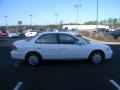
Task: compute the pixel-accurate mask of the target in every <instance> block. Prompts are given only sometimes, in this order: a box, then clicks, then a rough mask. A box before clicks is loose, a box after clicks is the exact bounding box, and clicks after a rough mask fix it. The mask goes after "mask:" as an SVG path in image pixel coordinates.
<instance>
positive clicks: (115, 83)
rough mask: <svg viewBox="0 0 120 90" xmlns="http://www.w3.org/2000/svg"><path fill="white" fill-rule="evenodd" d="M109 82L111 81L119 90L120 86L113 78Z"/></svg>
mask: <svg viewBox="0 0 120 90" xmlns="http://www.w3.org/2000/svg"><path fill="white" fill-rule="evenodd" d="M110 82H111V83H112V84H113V85H114V86H115V87H116V88H117V89H118V90H120V86H119V85H118V84H117V83H116V82H115V81H114V80H110Z"/></svg>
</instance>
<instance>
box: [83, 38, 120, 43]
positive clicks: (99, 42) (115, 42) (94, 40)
mask: <svg viewBox="0 0 120 90" xmlns="http://www.w3.org/2000/svg"><path fill="white" fill-rule="evenodd" d="M82 37H83V38H85V39H88V40H91V41H95V42H99V43H103V44H109V45H120V42H104V41H99V40H95V39H92V38H89V37H86V36H82Z"/></svg>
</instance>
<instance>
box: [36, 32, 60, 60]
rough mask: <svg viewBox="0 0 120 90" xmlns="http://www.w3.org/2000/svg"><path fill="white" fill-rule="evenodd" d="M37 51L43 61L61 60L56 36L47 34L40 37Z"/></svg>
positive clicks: (37, 42)
mask: <svg viewBox="0 0 120 90" xmlns="http://www.w3.org/2000/svg"><path fill="white" fill-rule="evenodd" d="M35 47H36V48H37V51H38V52H39V53H40V54H41V55H42V57H43V59H59V54H60V52H59V47H58V39H57V35H56V34H45V35H42V36H40V37H39V38H38V39H37V41H36V42H35Z"/></svg>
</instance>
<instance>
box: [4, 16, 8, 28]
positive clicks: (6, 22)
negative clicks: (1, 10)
mask: <svg viewBox="0 0 120 90" xmlns="http://www.w3.org/2000/svg"><path fill="white" fill-rule="evenodd" d="M4 18H5V26H6V30H7V29H8V21H7V18H8V16H4Z"/></svg>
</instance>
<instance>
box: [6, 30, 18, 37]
mask: <svg viewBox="0 0 120 90" xmlns="http://www.w3.org/2000/svg"><path fill="white" fill-rule="evenodd" d="M7 33H8V37H19V35H20V33H19V32H18V31H13V30H8V31H7Z"/></svg>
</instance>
